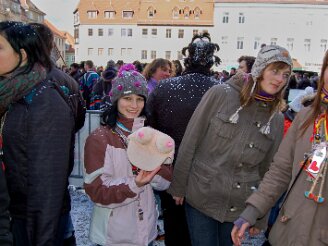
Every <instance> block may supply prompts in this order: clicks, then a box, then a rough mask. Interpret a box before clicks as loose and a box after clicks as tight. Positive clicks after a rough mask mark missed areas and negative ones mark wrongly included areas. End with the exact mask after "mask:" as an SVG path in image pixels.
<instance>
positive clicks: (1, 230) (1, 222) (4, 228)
mask: <svg viewBox="0 0 328 246" xmlns="http://www.w3.org/2000/svg"><path fill="white" fill-rule="evenodd" d="M8 207H9V195H8V191H7V184H6V178H5V175H4V170H3V167H2V163H0V245H1V246H9V245H12V243H13V239H12V235H11V233H10V217H9V211H8Z"/></svg>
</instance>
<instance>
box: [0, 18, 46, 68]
mask: <svg viewBox="0 0 328 246" xmlns="http://www.w3.org/2000/svg"><path fill="white" fill-rule="evenodd" d="M0 35H1V36H3V37H4V38H5V39H6V40H7V41H8V43H9V44H10V45H11V47H12V48H13V50H14V51H15V53H17V54H18V55H19V62H18V64H17V66H16V67H15V68H14V69H13V70H12V71H9V72H8V73H7V74H10V73H12V72H13V71H15V70H16V69H17V68H18V67H20V66H21V64H22V62H23V57H22V54H21V49H23V50H24V51H25V52H26V55H27V64H26V69H25V70H24V71H22V73H28V72H30V71H31V70H32V68H33V66H34V64H35V63H39V64H40V65H41V66H43V67H44V68H46V69H47V70H50V68H51V61H50V57H49V55H48V52H47V49H46V46H45V44H44V42H43V41H42V39H41V38H40V36H39V35H38V33H36V32H35V30H34V29H33V28H32V27H31V26H29V25H27V24H24V23H22V22H15V21H3V22H0Z"/></svg>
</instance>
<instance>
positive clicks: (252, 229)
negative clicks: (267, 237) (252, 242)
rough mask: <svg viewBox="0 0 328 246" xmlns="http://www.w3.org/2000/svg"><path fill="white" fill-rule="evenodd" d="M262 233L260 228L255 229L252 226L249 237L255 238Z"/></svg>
mask: <svg viewBox="0 0 328 246" xmlns="http://www.w3.org/2000/svg"><path fill="white" fill-rule="evenodd" d="M260 232H261V230H260V229H258V228H256V227H254V226H252V227H251V228H249V235H250V236H251V237H254V236H256V235H258V234H259V233H260Z"/></svg>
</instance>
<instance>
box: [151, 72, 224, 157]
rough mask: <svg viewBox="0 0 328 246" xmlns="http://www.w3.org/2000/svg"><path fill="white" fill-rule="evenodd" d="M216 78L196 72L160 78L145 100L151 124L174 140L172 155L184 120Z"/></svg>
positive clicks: (187, 119)
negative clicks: (164, 78)
mask: <svg viewBox="0 0 328 246" xmlns="http://www.w3.org/2000/svg"><path fill="white" fill-rule="evenodd" d="M217 83H218V81H217V80H215V79H214V78H212V77H210V76H207V75H204V74H200V73H189V74H186V75H183V76H179V77H174V78H169V79H166V80H162V81H161V82H160V84H159V85H158V86H157V87H156V88H155V90H153V91H152V93H151V94H150V95H149V98H148V101H147V110H148V112H149V117H148V120H149V121H148V122H149V124H150V126H151V127H153V128H155V129H158V130H159V131H162V132H164V133H166V134H168V135H169V136H171V137H172V138H173V139H174V141H175V157H176V155H177V154H178V149H179V146H180V143H181V141H182V137H183V135H184V133H185V130H186V128H187V125H188V122H189V120H190V118H191V116H192V114H193V113H194V111H195V109H196V107H197V105H198V103H199V102H200V100H201V99H202V97H203V95H204V94H205V92H206V91H207V90H208V89H209V88H211V87H212V86H213V85H215V84H217Z"/></svg>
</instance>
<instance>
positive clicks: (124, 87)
mask: <svg viewBox="0 0 328 246" xmlns="http://www.w3.org/2000/svg"><path fill="white" fill-rule="evenodd" d="M130 94H136V95H140V96H143V97H144V98H145V99H147V97H148V90H147V82H146V79H145V77H144V76H143V75H141V74H140V73H139V72H137V71H136V68H135V66H134V65H133V64H125V65H123V66H122V67H121V68H120V70H119V72H118V75H117V77H116V78H115V79H114V80H113V81H112V90H111V91H110V92H109V96H110V100H111V101H112V103H114V102H116V101H117V100H118V99H119V98H121V97H122V96H126V95H130Z"/></svg>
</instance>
